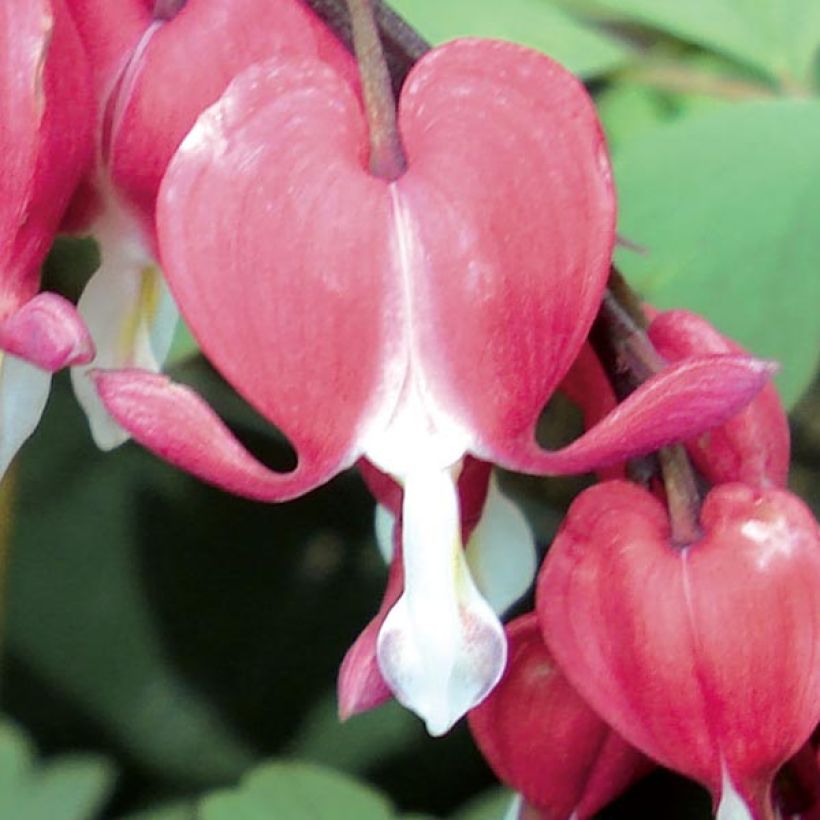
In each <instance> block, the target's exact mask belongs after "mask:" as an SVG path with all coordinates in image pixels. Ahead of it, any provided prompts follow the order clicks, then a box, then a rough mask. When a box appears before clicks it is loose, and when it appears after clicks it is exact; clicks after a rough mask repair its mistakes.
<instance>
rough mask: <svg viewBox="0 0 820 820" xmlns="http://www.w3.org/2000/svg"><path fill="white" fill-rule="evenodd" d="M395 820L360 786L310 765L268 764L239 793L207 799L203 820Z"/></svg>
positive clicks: (389, 810)
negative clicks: (301, 819)
mask: <svg viewBox="0 0 820 820" xmlns="http://www.w3.org/2000/svg"><path fill="white" fill-rule="evenodd" d="M308 817H309V818H311V820H393V818H395V817H396V815H395V814H394V812H393V810H392V808H391V806H390V803H389V802H388V801H387V800H386V799H385V798H384V797H382V796H381V795H380V794H378V793H377V792H375V791H373V790H371V789H369V788H367V787H366V786H364V785H362V784H360V783H358V782H357V781H355V780H353V779H351V778H349V777H345V776H344V775H341V774H338V773H337V772H334V771H331V770H330V769H323V768H321V767H319V766H315V765H313V764H308V763H269V764H266V765H264V766H262V767H260V768H258V769H256V770H255V771H253V772H251V773H250V774H249V775H247V776H246V777H244V778H243V779H242V783H241V784H240V786H239V788H237V789H231V790H225V791H221V792H218V793H217V794H215V795H213V796H211V797H208V798H206V799H205V800H204V801H203V802H202V805H201V809H200V818H201V820H271V818H282V820H290V818H293V820H297V818H308Z"/></svg>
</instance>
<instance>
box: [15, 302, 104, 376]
mask: <svg viewBox="0 0 820 820" xmlns="http://www.w3.org/2000/svg"><path fill="white" fill-rule="evenodd" d="M0 348H2V349H3V350H5V351H6V352H7V353H12V354H13V355H15V356H18V357H19V358H21V359H25V360H26V361H28V362H31V363H32V364H35V365H37V367H39V368H41V369H43V370H47V371H49V372H50V373H53V372H54V371H56V370H60V369H61V368H63V367H66V366H68V365H75V364H88V362H90V361H91V360H92V359H93V358H94V343H93V342H92V341H91V336H90V335H89V333H88V328H86V326H85V323H84V322H83V320H82V319H81V318H80V315H79V314H78V313H77V309H76V308H75V307H74V305H72V304H71V302H69V301H67V300H66V299H64V298H63V297H62V296H58V295H57V294H56V293H40V294H38V295H37V296H35V297H34V298H33V299H31V300H30V301H28V302H26V304H25V305H23V307H21V308H20V309H19V310H18V311H17V312H16V313H13V314H12V315H11V316H9V317H8V318H7V319H6V320H5V321H3V322H0Z"/></svg>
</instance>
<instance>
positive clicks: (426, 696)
mask: <svg viewBox="0 0 820 820" xmlns="http://www.w3.org/2000/svg"><path fill="white" fill-rule="evenodd" d="M476 597H477V596H476ZM474 603H478V605H477V606H473V607H471V609H470V611H464V610H462V611H461V613H460V625H459V627H460V628H458V629H457V630H456V635H455V636H453V637H454V640H452V641H445V643H444V644H441V645H439V646H436V645H435V644H436V642H435V641H433V642H430V641H429V640H428V639H426V638H425V636H424V632H425V630H419V629H417V628H414V627H415V625H414V624H413V623H412V622H411V619H410V616H409V613H408V606H407V601H406V596H402V598H401V599H400V600H399V601H398V603H397V604H396V605H395V606H394V607H393V609H392V610H391V611H390V613H389V614H388V616H387V619H386V620H385V622H384V625H383V626H382V629H381V632H380V633H379V639H378V644H377V654H378V660H379V667H380V669H381V672H382V675H383V676H384V679H385V680H386V681H387V684H388V685H389V686H390V688H391V690H392V691H393V694H394V695H395V696H396V699H397V700H398V701H399V702H400V703H401V704H402V705H404V706H406V707H407V708H408V709H410V710H411V711H413V712H415V713H416V714H417V715H418V716H419V717H420V718H421V719H422V720H423V721H424V722H425V724H426V727H427V731H428V732H429V733H430V734H431V735H432V736H434V737H438V736H440V735H443V734H446V733H447V732H448V731H449V730H450V729H451V728H452V727H453V725H454V724H455V723H456V722H457V721H458V720H459V719H460V718H461V717H463V716H464V715H465V714H466V712H467V711H469V710H470V709H472V708H473V707H474V706H477V705H478V704H479V703H480V702H481V701H482V700H483V699H484V698H485V697H486V696H487V695H488V694H489V693H490V691H491V690H492V689H493V687H494V686H495V685H496V683H498V680H499V679H500V677H501V675H502V673H503V672H504V667H505V665H506V662H507V641H506V638H505V636H504V631H503V629H502V627H501V624H500V623H499V622H498V620H497V619H496V618H495V616H494V615H493V613H492V611H491V610H490V609H489V607H488V606H487V605H486V604H485V603H484V601H483V600H481V599H480V598H478V601H477V602H474ZM428 626H430V627H431V628H432V629H433V631H435V630H436V626H437V624H436V621H435V619H433V620H432V621H431V622H430V623H429V624H428ZM448 626H449V625H447V624H443V625H442V627H443V629H442V633H445V634H446V633H447V632H450V631H451V630H449V629H448ZM427 637H428V638H429V636H427ZM447 644H450V645H447Z"/></svg>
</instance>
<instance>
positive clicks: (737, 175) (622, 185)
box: [615, 101, 820, 405]
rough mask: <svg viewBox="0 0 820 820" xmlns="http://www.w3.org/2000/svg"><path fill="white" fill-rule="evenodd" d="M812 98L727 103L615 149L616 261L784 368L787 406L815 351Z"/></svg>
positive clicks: (819, 197)
mask: <svg viewBox="0 0 820 820" xmlns="http://www.w3.org/2000/svg"><path fill="white" fill-rule="evenodd" d="M818 145H820V103H817V102H813V101H805V102H803V101H801V102H793V101H772V102H760V103H748V104H742V105H740V104H738V105H734V106H727V107H725V108H722V109H719V110H717V111H714V112H712V113H710V114H709V115H705V116H701V117H697V118H695V117H692V118H686V119H683V120H680V121H678V122H676V123H674V124H672V125H668V126H664V127H661V128H657V129H655V130H653V131H651V132H648V133H644V134H643V135H641V136H640V137H638V138H636V139H634V140H632V141H629V142H627V143H625V144H623V145H622V146H621V149H620V151H619V153H618V155H617V156H616V162H615V170H616V178H617V180H618V186H619V196H620V202H621V220H620V225H619V231H620V232H621V234H622V235H623V236H626V237H628V238H629V239H630V240H632V241H634V242H636V243H638V244H639V245H642V246H644V247H646V248H647V249H648V253H647V254H646V255H645V256H641V255H639V254H635V253H633V252H629V251H625V250H622V251H620V252H619V254H618V261H619V264H620V265H621V266H622V268H623V269H624V271H625V273H626V274H627V276H628V277H629V278H630V279H631V281H632V282H633V284H634V285H636V286H637V287H638V289H639V290H640V291H641V292H642V293H643V295H644V296H645V297H646V298H647V299H648V300H649V301H650V302H653V303H654V304H656V305H657V306H659V307H663V308H669V307H686V308H689V309H691V310H695V311H698V312H700V313H703V314H705V315H706V316H707V317H708V318H709V319H710V320H711V321H712V322H713V323H714V324H715V325H716V326H717V327H718V328H719V329H721V330H722V331H723V332H725V333H727V334H729V335H730V336H733V337H734V338H736V339H737V340H738V341H740V342H741V344H743V345H744V346H746V347H748V348H749V349H750V350H752V351H753V352H755V353H757V354H759V355H761V356H766V357H770V358H773V359H775V360H777V361H779V362H780V363H781V364H782V370H781V372H780V373H779V375H778V377H777V381H778V385H779V387H780V390H781V393H782V396H783V398H784V400H785V401H786V402H787V404H789V405H790V404H793V403H794V402H795V401H796V400H797V398H798V397H799V396H800V394H801V393H802V391H803V390H804V389H805V388H806V386H807V385H808V383H809V381H810V379H811V377H812V375H813V373H814V371H815V368H816V365H817V356H818V351H820V325H819V324H818V322H817V309H818V305H820V276H818V271H820V152H818V150H817V146H818Z"/></svg>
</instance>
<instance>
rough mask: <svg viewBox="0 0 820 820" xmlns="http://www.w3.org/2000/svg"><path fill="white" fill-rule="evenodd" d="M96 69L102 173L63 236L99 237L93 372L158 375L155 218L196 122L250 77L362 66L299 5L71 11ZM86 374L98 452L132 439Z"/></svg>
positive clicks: (79, 382) (160, 298)
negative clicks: (256, 68)
mask: <svg viewBox="0 0 820 820" xmlns="http://www.w3.org/2000/svg"><path fill="white" fill-rule="evenodd" d="M69 2H70V6H71V9H72V11H73V14H74V17H75V19H76V22H77V26H78V28H79V31H80V34H81V36H82V39H83V42H84V45H85V47H86V50H87V52H88V54H89V57H90V60H91V65H92V69H93V80H94V90H95V96H96V105H97V118H96V142H97V148H96V161H95V162H94V164H93V167H92V168H91V169H90V170H89V172H88V174H87V176H86V179H85V181H84V184H83V186H82V187H81V189H80V191H79V192H78V194H77V196H76V197H75V201H74V203H73V205H72V211H71V213H70V214H69V215H68V218H67V219H66V220H65V223H64V229H65V230H67V231H70V232H73V233H81V234H90V235H92V236H93V237H94V238H95V239H96V241H97V243H98V245H99V249H100V259H101V264H100V268H99V269H98V270H97V272H96V273H95V274H94V276H93V277H92V278H91V280H90V281H89V283H88V286H87V287H86V289H85V291H84V293H83V295H82V297H81V298H80V302H79V305H78V307H79V310H80V313H81V314H82V315H83V317H84V318H85V320H86V322H87V323H88V326H89V328H90V329H91V333H92V335H93V337H94V340H95V342H96V346H97V357H96V359H95V361H94V366H95V367H107V368H118V367H140V368H145V369H147V370H151V371H158V370H159V369H161V367H162V365H163V363H164V361H165V358H166V356H167V355H168V351H169V349H170V346H171V342H172V340H173V335H174V330H175V328H176V325H177V319H178V312H177V309H176V306H175V304H174V302H173V299H172V298H171V294H170V293H169V291H168V288H167V286H166V284H165V282H164V280H163V277H162V273H161V270H160V265H159V263H158V261H157V249H156V237H155V235H154V210H155V202H156V197H157V191H158V190H159V184H160V180H161V179H162V175H163V174H164V172H165V169H166V167H167V165H168V162H169V161H170V159H171V156H172V155H173V153H174V151H175V150H176V149H177V147H178V146H179V144H180V142H181V141H182V139H183V137H184V136H185V134H186V133H187V132H188V131H189V130H190V128H191V126H192V125H193V124H194V122H195V120H196V118H197V116H198V115H199V114H200V113H201V112H202V111H203V110H204V109H205V108H206V107H207V106H209V105H210V104H211V103H213V102H214V101H215V100H216V99H217V98H218V97H219V95H220V94H221V93H222V91H223V90H224V89H225V87H226V86H227V85H228V83H229V82H230V81H231V80H232V79H233V78H234V76H236V74H238V73H239V72H240V71H242V70H243V69H244V68H246V67H247V66H249V65H252V64H253V63H255V62H257V61H259V60H263V59H266V58H268V57H270V56H272V55H275V54H293V55H312V56H317V57H321V58H322V59H324V60H327V61H328V62H330V63H332V64H333V65H334V67H335V68H336V69H337V70H338V71H340V72H342V73H344V74H346V76H347V77H348V78H350V81H351V82H354V77H355V63H354V62H353V59H352V57H351V55H350V54H349V53H348V52H347V51H346V50H345V49H344V48H343V46H342V45H341V44H340V43H339V42H338V41H337V40H336V39H335V38H334V37H332V35H331V33H330V32H329V31H328V30H327V28H326V27H325V26H323V25H322V24H321V22H320V21H319V20H318V18H317V17H316V16H315V15H314V14H313V13H312V12H311V11H310V9H309V8H308V7H307V6H306V5H305V4H303V3H301V2H297V0H188V2H183V0H170V1H169V0H157V2H148V0H116V2H112V0H69ZM88 370H89V368H88V367H79V368H75V369H74V370H73V371H72V381H73V384H74V390H75V393H76V395H77V398H78V399H79V401H80V403H81V405H82V406H83V408H84V409H85V411H86V414H87V415H88V419H89V423H90V426H91V432H92V435H93V437H94V440H95V441H96V443H97V444H98V445H99V446H100V447H102V448H104V449H109V448H111V447H115V446H117V445H118V444H121V443H122V442H123V441H124V440H125V439H126V438H127V434H126V433H125V432H124V431H123V430H122V428H120V427H119V426H118V425H116V424H115V423H114V422H113V420H112V419H111V418H110V416H109V415H108V414H107V413H106V412H105V410H104V408H103V407H102V406H101V404H100V402H99V399H98V397H97V392H96V390H95V389H94V387H93V384H92V383H91V382H90V380H89V379H88Z"/></svg>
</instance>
